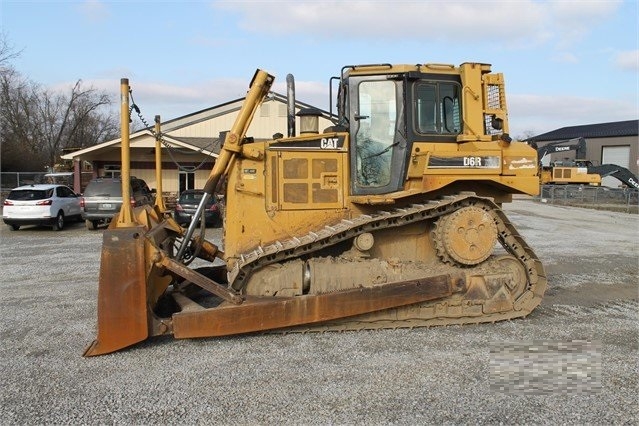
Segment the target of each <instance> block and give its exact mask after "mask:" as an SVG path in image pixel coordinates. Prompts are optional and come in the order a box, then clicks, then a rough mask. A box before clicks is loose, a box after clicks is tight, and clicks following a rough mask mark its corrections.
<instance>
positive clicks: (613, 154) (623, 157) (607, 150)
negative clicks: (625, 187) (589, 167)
mask: <svg viewBox="0 0 639 426" xmlns="http://www.w3.org/2000/svg"><path fill="white" fill-rule="evenodd" d="M601 164H616V165H618V166H622V167H625V168H629V166H630V146H629V145H628V146H604V147H603V151H602V153H601ZM601 184H602V185H605V186H610V187H613V188H617V187H618V186H619V185H621V182H619V181H618V180H617V179H615V178H613V177H606V178H604V179H603V180H602V181H601Z"/></svg>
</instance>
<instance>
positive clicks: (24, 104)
mask: <svg viewBox="0 0 639 426" xmlns="http://www.w3.org/2000/svg"><path fill="white" fill-rule="evenodd" d="M19 55H20V52H18V51H16V50H15V49H14V48H13V47H12V46H11V45H10V44H9V42H8V40H7V37H6V36H5V35H4V34H0V163H1V164H0V170H2V171H3V172H15V171H46V170H52V169H54V168H55V167H56V165H58V164H59V163H60V155H62V153H63V150H64V149H65V148H68V149H76V148H77V149H80V148H86V147H89V146H92V145H96V144H98V143H101V142H104V141H108V140H111V139H114V138H116V137H118V135H119V131H120V125H119V116H118V114H117V113H116V112H114V111H112V110H111V108H110V106H111V105H112V104H113V102H114V100H113V99H112V96H110V95H109V94H107V93H106V92H104V91H100V90H97V89H95V88H93V87H92V86H89V87H86V85H85V84H83V82H82V80H78V81H76V83H75V84H74V85H73V87H70V88H69V89H68V90H66V91H55V90H51V89H47V88H45V87H42V86H41V85H40V84H38V83H36V82H34V81H31V80H30V79H28V78H26V77H24V76H22V75H21V74H20V73H19V72H18V71H16V70H15V68H14V67H13V65H12V61H13V60H14V59H15V58H17V57H19Z"/></svg>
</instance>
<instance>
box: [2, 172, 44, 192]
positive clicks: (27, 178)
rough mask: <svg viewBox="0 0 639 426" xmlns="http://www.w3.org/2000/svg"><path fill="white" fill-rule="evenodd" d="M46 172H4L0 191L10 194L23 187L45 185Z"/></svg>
mask: <svg viewBox="0 0 639 426" xmlns="http://www.w3.org/2000/svg"><path fill="white" fill-rule="evenodd" d="M44 175H46V172H2V173H0V190H2V192H9V191H11V190H12V189H13V188H15V187H17V186H21V185H31V184H32V183H44V182H45V179H44Z"/></svg>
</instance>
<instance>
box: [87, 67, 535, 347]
mask: <svg viewBox="0 0 639 426" xmlns="http://www.w3.org/2000/svg"><path fill="white" fill-rule="evenodd" d="M338 80H339V91H338V97H337V114H336V115H333V114H332V111H330V112H329V113H328V114H325V113H324V112H319V114H321V115H324V116H327V117H329V118H331V119H332V120H334V125H333V126H330V127H328V128H327V129H325V130H323V131H322V132H320V131H319V129H318V128H314V129H313V128H308V127H307V126H305V125H304V126H301V127H302V131H301V132H300V134H299V135H297V134H296V132H295V130H294V123H295V117H294V116H293V113H294V110H295V103H294V88H293V84H294V83H293V79H292V76H291V78H290V79H288V78H287V82H288V83H289V85H288V88H287V91H288V93H289V96H288V98H289V102H288V111H289V116H288V120H287V121H288V123H289V128H288V132H287V133H288V135H287V137H284V136H283V135H281V134H279V135H276V136H274V139H273V140H266V141H256V140H254V139H252V138H250V137H247V135H246V132H247V129H248V128H249V125H250V124H251V122H252V120H253V117H254V114H255V112H256V110H257V109H258V107H259V105H260V104H261V102H262V101H263V99H264V98H265V97H266V95H267V94H268V93H269V91H270V88H271V86H272V84H273V81H274V77H273V76H271V75H269V74H268V73H267V72H265V71H261V70H258V71H257V72H256V74H255V76H254V77H253V79H252V81H251V84H250V85H249V91H248V93H247V96H246V99H245V102H244V105H243V106H242V109H241V110H240V111H239V113H238V115H237V116H236V119H235V122H234V124H233V126H232V127H231V129H230V130H228V131H224V132H221V133H220V136H221V139H222V141H223V144H222V149H221V151H220V154H219V156H218V158H217V159H216V162H215V165H214V167H213V169H212V170H211V172H210V175H209V177H208V179H207V181H206V183H205V185H204V191H205V193H206V195H205V196H204V197H203V198H202V200H201V202H200V205H199V206H198V210H197V211H196V215H199V213H201V209H203V208H204V205H205V204H206V202H207V200H208V198H209V197H210V196H212V194H213V193H214V192H215V190H216V188H217V187H218V185H219V184H220V183H221V182H224V183H225V186H226V188H227V190H226V194H225V202H226V209H225V210H226V213H225V214H226V218H225V226H224V250H223V251H222V250H220V248H219V247H217V246H216V245H214V244H213V243H211V242H210V241H208V240H206V238H205V236H204V235H203V234H202V233H198V229H197V221H192V222H191V224H190V225H189V227H188V228H187V229H186V230H183V229H182V228H181V227H180V226H179V225H177V223H175V221H174V220H173V219H171V218H170V217H166V215H165V214H163V212H162V211H161V209H160V208H158V207H157V206H156V207H154V208H151V207H145V208H137V209H135V210H132V209H131V208H130V206H126V207H125V206H123V208H122V211H121V212H120V214H119V215H118V218H117V220H114V221H113V222H112V224H111V225H110V227H109V229H108V230H107V231H105V233H104V241H103V248H102V259H101V267H100V281H99V294H98V336H97V338H96V340H95V341H94V342H93V343H92V344H91V345H90V346H89V347H88V348H87V350H86V351H85V355H86V356H93V355H101V354H105V353H109V352H113V351H117V350H119V349H122V348H125V347H128V346H131V345H133V344H135V343H137V342H140V341H142V340H145V339H147V338H148V337H151V336H157V335H164V334H172V335H173V336H175V337H176V338H195V337H212V336H224V335H232V334H242V333H249V332H259V331H265V330H285V331H300V330H302V331H306V330H311V331H318V330H360V329H375V328H396V327H417V326H431V325H445V324H466V323H480V322H494V321H499V320H504V319H512V318H518V317H524V316H526V315H528V314H529V313H530V312H531V311H532V310H533V309H534V308H535V307H536V306H537V305H538V304H539V302H540V300H541V298H542V296H543V293H544V291H545V288H546V278H545V273H544V270H543V266H542V265H541V263H540V261H539V259H538V258H537V256H536V255H535V253H534V252H533V250H532V249H531V248H530V247H529V246H528V245H527V244H526V242H525V241H524V240H523V238H522V237H521V236H520V235H519V234H518V232H517V230H516V229H515V228H514V226H513V225H512V224H511V223H510V221H509V220H508V219H507V218H506V216H505V214H504V213H503V211H502V210H501V208H500V205H501V204H502V203H504V202H508V201H510V200H511V198H512V194H531V195H532V194H537V193H538V191H539V176H538V174H537V157H536V152H535V150H534V149H532V148H530V147H529V146H527V145H526V144H524V143H521V142H514V141H512V140H511V138H510V137H509V136H508V120H507V110H506V102H505V90H504V82H503V76H502V75H501V74H496V73H492V72H491V69H490V65H488V64H479V63H464V64H461V65H460V66H459V67H457V66H453V65H445V64H423V65H391V64H373V65H353V66H346V67H344V68H343V69H342V72H341V75H340V76H339V77H338ZM127 84H128V81H127ZM122 87H123V89H122V99H123V102H122V123H123V125H122V126H123V127H122V139H123V143H122V170H123V176H124V174H126V173H128V172H129V160H128V156H129V154H128V143H127V141H128V133H129V129H128V127H126V126H128V121H129V116H128V114H129V108H128V97H127V93H128V88H127V87H125V86H124V85H123V86H122ZM331 109H332V108H331ZM307 112H308V111H307ZM313 114H316V112H314V113H312V114H310V117H309V118H312V116H313ZM300 115H303V114H301V112H300ZM302 120H304V121H303V122H304V123H305V122H306V121H305V119H304V118H303V117H301V118H300V121H301V122H302ZM310 121H313V120H310ZM311 127H312V126H311ZM156 149H159V148H156ZM158 157H159V155H157V154H156V158H158ZM157 167H161V161H158V165H157ZM157 175H161V174H160V173H158V174H157ZM123 181H124V177H123ZM123 195H124V192H123ZM496 246H501V249H499V250H496ZM195 258H200V259H202V260H204V261H205V262H210V264H211V266H207V267H201V268H191V267H190V264H191V262H192V261H193V259H195ZM220 261H221V263H223V265H222V266H213V262H215V263H216V265H217V264H218V263H219V262H220Z"/></svg>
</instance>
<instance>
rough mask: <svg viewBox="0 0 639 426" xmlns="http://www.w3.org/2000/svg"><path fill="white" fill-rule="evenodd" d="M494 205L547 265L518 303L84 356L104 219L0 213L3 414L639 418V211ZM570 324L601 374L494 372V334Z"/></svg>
mask: <svg viewBox="0 0 639 426" xmlns="http://www.w3.org/2000/svg"><path fill="white" fill-rule="evenodd" d="M505 208H506V211H507V213H508V215H509V217H510V218H511V220H512V222H513V223H514V224H515V225H516V226H517V227H518V228H519V230H520V232H521V233H522V235H524V237H525V238H526V240H527V241H528V243H529V244H530V246H531V247H533V248H534V249H535V251H536V252H537V254H538V255H539V256H540V257H541V259H542V260H543V262H544V264H545V265H546V268H547V272H548V275H549V290H548V292H547V297H546V298H545V299H544V301H543V302H542V305H541V306H540V307H539V308H538V309H537V310H536V311H535V312H534V313H533V314H532V315H530V316H529V317H528V318H526V319H523V320H516V321H510V322H502V323H496V324H486V325H478V326H463V327H459V326H451V327H440V328H430V329H414V330H382V331H372V332H367V331H365V332H347V333H325V334H288V335H251V336H242V337H230V338H222V339H200V340H174V339H172V338H164V337H163V338H156V339H154V340H151V341H147V342H144V343H142V344H139V345H136V346H135V347H133V348H131V349H128V350H125V351H121V352H118V353H115V354H110V355H105V356H101V357H94V358H89V359H85V358H82V357H81V354H82V352H83V349H84V347H85V346H86V345H87V344H89V342H91V341H92V340H93V338H94V336H95V327H96V297H97V284H98V283H97V277H98V269H99V262H100V246H101V235H102V232H103V231H95V232H89V231H87V230H86V229H85V228H84V225H83V224H72V225H70V226H69V227H68V228H67V229H65V230H64V231H62V232H53V231H51V230H50V229H48V228H35V227H27V228H24V229H21V230H20V231H18V232H11V231H9V229H8V227H6V226H4V225H2V226H0V228H1V229H0V262H1V263H0V304H1V306H2V313H3V321H2V323H1V325H0V336H1V338H2V346H1V347H0V363H1V366H2V371H3V380H2V386H1V387H0V422H1V423H2V424H43V423H46V424H96V423H99V424H104V423H111V424H113V423H117V424H150V423H154V424H158V423H171V424H194V423H198V424H203V423H221V424H391V423H392V424H411V425H414V424H431V423H436V424H467V423H473V424H495V423H503V424H507V423H517V424H522V423H525V424H530V423H535V424H557V423H562V424H637V423H638V422H639V406H638V402H637V401H638V381H637V378H638V377H639V374H638V373H639V368H638V349H639V343H638V340H639V339H638V327H637V325H638V317H637V312H638V310H637V308H639V302H638V299H639V297H638V283H637V282H638V277H639V274H638V272H639V270H638V268H639V263H638V259H639V245H638V243H637V241H638V234H639V216H637V215H629V214H624V213H611V212H603V211H595V210H585V209H578V208H569V207H557V206H550V205H544V204H538V203H534V202H532V201H528V200H518V201H515V202H514V203H512V204H510V205H507V206H505ZM213 232H214V231H213V230H209V234H211V233H213ZM215 236H216V235H214V237H215ZM214 240H215V238H214ZM575 340H579V341H587V342H593V345H594V346H593V347H600V351H601V352H600V354H599V355H600V358H597V356H595V357H591V358H589V360H590V361H592V362H595V363H596V361H597V359H600V360H601V362H600V366H601V371H600V376H599V379H600V383H601V387H600V388H599V389H597V390H595V391H590V392H565V391H562V389H561V386H560V385H559V384H555V385H556V390H555V391H553V392H550V393H545V394H535V393H526V392H499V391H496V390H494V389H492V388H491V384H492V383H494V381H495V377H493V376H494V374H495V373H494V372H491V371H492V370H491V347H493V348H494V347H495V345H497V346H499V345H502V344H505V343H506V342H510V343H513V344H523V345H527V344H528V343H527V342H539V341H545V342H547V341H551V342H572V341H575ZM587 361H588V359H587ZM595 367H596V366H595Z"/></svg>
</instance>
